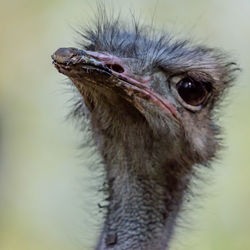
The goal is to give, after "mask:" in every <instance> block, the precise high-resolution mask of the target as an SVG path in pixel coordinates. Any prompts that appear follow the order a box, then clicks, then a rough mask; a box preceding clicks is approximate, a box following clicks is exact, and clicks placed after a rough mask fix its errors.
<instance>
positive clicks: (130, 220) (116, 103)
mask: <svg viewBox="0 0 250 250" xmlns="http://www.w3.org/2000/svg"><path fill="white" fill-rule="evenodd" d="M101 13H105V11H100V12H99V15H98V19H97V22H96V25H95V26H93V27H90V28H88V29H86V30H84V31H83V32H82V33H81V37H82V38H83V41H82V42H80V44H81V45H80V47H81V49H73V48H61V49H59V50H57V51H56V52H55V53H54V55H53V56H52V57H53V60H54V64H55V66H56V68H57V69H58V70H59V72H61V73H63V74H65V75H67V76H68V77H69V78H70V79H71V81H72V82H73V84H74V85H75V86H76V87H77V89H78V91H79V93H80V96H81V98H80V101H78V103H77V105H76V110H75V111H74V115H76V116H78V117H81V116H83V115H86V114H87V119H90V122H91V128H92V131H93V137H94V140H95V142H96V145H97V148H98V149H99V150H100V152H101V155H102V157H103V161H104V163H105V175H106V180H107V184H108V185H107V186H108V188H107V193H108V197H109V205H108V207H107V214H106V219H105V225H104V227H103V231H102V234H101V236H100V240H99V243H98V246H97V249H98V250H101V249H119V250H120V249H124V250H126V249H143V250H144V249H155V250H157V249H158V250H163V249H166V248H167V249H169V241H170V238H171V236H172V235H173V231H174V226H175V221H176V217H177V215H178V212H179V210H180V209H181V207H182V204H183V201H184V199H185V194H186V193H187V192H188V190H189V184H190V180H191V177H192V176H194V174H195V171H196V170H195V169H196V166H197V165H200V164H203V165H208V164H209V163H210V161H211V160H212V159H213V158H214V156H215V153H216V151H217V149H218V148H219V139H218V135H219V128H218V126H217V125H216V124H215V121H214V119H213V117H214V115H213V114H214V112H215V108H216V104H217V103H218V102H219V100H220V99H221V97H222V96H223V93H224V90H225V89H227V88H228V87H229V86H231V82H232V81H233V79H234V72H235V70H236V69H237V68H236V66H235V64H234V63H233V62H231V61H228V60H227V56H226V55H225V54H224V53H222V52H221V51H219V50H215V49H211V48H207V47H205V46H200V45H199V46H195V45H192V44H191V43H190V42H189V41H187V40H185V41H179V40H175V39H173V38H172V37H171V36H170V35H169V34H167V33H166V34H165V33H164V34H160V35H159V34H158V33H157V32H155V31H152V27H145V26H140V25H139V24H138V23H137V22H133V24H132V25H130V26H129V25H127V24H126V25H125V24H123V23H122V22H120V20H119V18H117V19H115V18H113V19H109V18H108V17H107V15H106V14H101ZM82 97H83V98H82Z"/></svg>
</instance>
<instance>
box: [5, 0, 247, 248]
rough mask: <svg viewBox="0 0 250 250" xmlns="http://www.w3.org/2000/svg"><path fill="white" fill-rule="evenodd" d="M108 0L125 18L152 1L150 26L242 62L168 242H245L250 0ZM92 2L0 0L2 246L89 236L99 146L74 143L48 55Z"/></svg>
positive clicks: (67, 243) (89, 13)
mask: <svg viewBox="0 0 250 250" xmlns="http://www.w3.org/2000/svg"><path fill="white" fill-rule="evenodd" d="M104 2H107V4H108V5H109V6H112V2H111V1H104ZM113 3H115V4H114V5H115V6H116V7H117V9H119V8H120V9H121V11H122V15H123V16H124V17H125V19H126V18H127V19H128V16H129V15H128V13H129V12H130V10H132V11H135V13H136V15H137V16H140V17H141V19H142V20H144V21H145V23H150V22H151V20H152V16H153V15H154V14H153V12H154V10H155V25H156V27H159V28H164V29H169V30H170V31H171V32H175V33H177V34H179V35H181V36H183V37H187V38H194V39H198V41H202V42H203V41H204V42H205V43H206V44H208V45H210V46H215V47H221V48H224V49H225V50H226V51H228V52H229V53H230V54H231V55H232V56H233V57H234V58H236V59H237V61H238V62H239V64H240V66H241V68H242V69H243V70H242V72H241V74H240V76H239V78H238V80H237V83H236V85H235V87H234V88H233V89H232V90H231V92H230V97H229V98H228V99H227V100H226V102H225V107H224V109H223V110H222V114H223V115H222V117H223V118H222V119H221V121H220V122H221V124H222V125H223V127H224V128H225V129H224V137H225V145H226V148H225V150H224V151H223V152H222V153H221V160H220V161H218V162H216V163H215V164H214V169H213V170H211V171H206V172H205V173H204V175H205V179H208V180H209V181H208V182H207V183H206V184H205V185H204V187H203V188H202V192H201V193H202V194H204V195H203V197H202V198H198V199H197V202H193V203H192V206H191V213H189V215H187V216H186V215H184V216H183V217H184V221H185V222H183V223H182V225H183V227H180V228H179V229H178V233H177V235H176V237H175V240H174V246H173V248H172V249H175V250H224V249H225V250H250V152H249V147H250V113H249V107H250V99H249V95H250V84H249V81H250V70H249V68H250V49H249V47H250V1H249V0H238V1H234V0H217V1H216V0H211V1H199V0H191V1H186V0H165V1H164V0H159V1H157V0H138V1H133V0H127V1H125V3H124V1H120V0H119V1H118V0H116V1H113ZM116 7H115V8H116ZM94 9H95V2H94V1H90V0H89V1H85V0H76V1H66V0H60V1H59V0H50V1H48V0H44V1H32V0H9V1H1V9H0V55H1V57H0V59H1V60H0V140H1V145H0V146H1V149H0V150H1V157H0V161H1V162H0V163H1V167H0V249H1V250H45V249H46V250H50V249H53V250H59V249H60V250H66V249H67V250H78V249H84V250H85V249H92V247H93V246H94V244H95V242H96V237H97V235H98V232H99V230H100V226H99V224H101V223H102V215H101V214H100V212H99V211H98V207H97V202H98V201H100V200H101V194H100V193H98V192H97V189H98V187H99V185H100V183H101V181H102V180H101V177H100V173H98V171H96V170H94V169H92V170H91V169H90V167H91V165H93V163H94V164H96V165H98V156H97V155H96V154H95V152H94V151H93V149H91V148H89V149H86V150H85V151H84V152H80V151H79V149H77V146H78V145H79V144H80V142H81V140H82V139H81V138H82V137H81V135H80V133H79V131H78V130H77V129H76V127H75V125H74V123H73V122H66V121H65V119H64V118H65V115H66V114H67V113H68V112H69V110H70V102H69V101H68V100H69V99H70V98H71V97H72V95H71V93H70V91H69V90H68V89H67V88H66V87H65V85H64V84H63V82H65V77H63V76H61V75H59V74H58V73H57V71H56V70H55V69H54V67H53V66H52V65H51V59H50V55H51V54H52V52H53V51H54V50H56V49H57V48H59V47H62V46H74V45H75V39H74V38H75V37H76V35H75V33H74V31H73V29H72V27H78V26H79V25H82V26H84V25H86V24H87V23H88V22H89V21H90V20H91V18H93V10H94ZM86 136H87V135H84V137H83V140H84V138H86ZM97 169H98V166H97ZM206 176H207V177H206Z"/></svg>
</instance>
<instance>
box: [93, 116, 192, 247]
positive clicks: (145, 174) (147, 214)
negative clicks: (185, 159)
mask: <svg viewBox="0 0 250 250" xmlns="http://www.w3.org/2000/svg"><path fill="white" fill-rule="evenodd" d="M102 114H103V113H102ZM98 117H102V118H101V119H100V118H99V119H97V118H98ZM103 117H104V116H100V114H99V115H98V114H96V115H95V114H92V127H93V130H94V137H95V138H96V141H97V144H98V147H99V148H100V150H101V153H102V156H103V159H104V162H105V172H106V178H107V183H108V199H109V205H108V207H107V214H106V218H105V223H104V227H103V231H102V234H101V236H100V239H99V243H98V246H97V248H96V249H97V250H104V249H105V250H108V249H112V250H116V249H117V250H118V249H119V250H133V249H134V250H139V249H141V250H151V249H154V250H165V249H168V243H169V240H170V238H171V236H172V233H173V227H174V225H175V220H176V216H177V214H178V212H179V210H180V207H181V204H182V200H183V194H184V192H185V190H186V187H187V179H188V178H185V177H186V176H187V175H188V171H187V169H188V168H185V170H183V168H181V166H179V165H178V164H177V163H175V162H174V161H173V160H168V159H170V157H168V155H172V152H170V151H171V150H168V148H169V149H170V148H171V144H170V142H169V141H167V142H166V140H165V138H164V140H163V139H162V137H159V136H158V137H156V136H155V135H153V133H152V131H151V129H150V128H149V126H148V125H147V123H146V122H145V120H142V119H141V120H140V119H139V123H138V118H136V119H133V118H131V117H129V116H123V115H122V116H121V117H120V118H121V120H120V121H119V118H116V120H115V121H114V120H113V121H111V123H108V120H105V119H104V118H103ZM124 117H126V124H124ZM122 120H123V123H122V122H121V121H122ZM107 124H112V126H107ZM115 124H119V126H118V125H117V126H116V125H115Z"/></svg>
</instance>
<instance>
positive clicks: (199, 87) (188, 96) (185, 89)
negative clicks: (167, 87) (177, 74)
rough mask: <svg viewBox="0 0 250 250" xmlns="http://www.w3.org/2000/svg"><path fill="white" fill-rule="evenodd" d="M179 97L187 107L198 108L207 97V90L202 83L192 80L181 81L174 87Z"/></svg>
mask: <svg viewBox="0 0 250 250" xmlns="http://www.w3.org/2000/svg"><path fill="white" fill-rule="evenodd" d="M176 88H177V91H178V93H179V95H180V97H181V98H182V99H183V100H184V101H185V102H186V103H187V104H189V105H192V106H198V105H200V104H202V103H203V101H204V100H205V99H206V97H207V94H208V92H207V89H206V88H205V86H204V84H203V83H200V82H197V81H194V80H193V79H189V78H185V79H182V80H181V81H180V82H178V83H177V85H176Z"/></svg>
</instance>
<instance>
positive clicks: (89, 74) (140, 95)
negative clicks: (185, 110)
mask: <svg viewBox="0 0 250 250" xmlns="http://www.w3.org/2000/svg"><path fill="white" fill-rule="evenodd" d="M98 55H99V56H98ZM100 55H102V57H101V56H100ZM51 57H52V59H53V64H54V65H55V67H56V68H57V70H58V71H59V72H60V73H62V74H64V75H66V76H68V77H69V78H70V79H71V80H72V81H73V83H74V84H75V86H76V87H77V88H78V90H79V91H80V93H82V89H83V86H84V85H86V86H87V87H91V85H92V87H93V86H94V87H96V86H99V87H102V88H105V89H107V88H109V89H113V91H115V93H117V94H118V95H120V96H121V97H122V98H124V99H126V100H127V101H129V102H130V103H132V104H133V105H134V106H135V107H136V108H137V109H138V110H139V111H140V112H141V113H145V112H146V111H145V109H144V108H143V106H142V104H141V102H140V99H144V100H146V101H149V102H151V103H153V104H155V105H156V106H158V107H159V108H161V109H163V111H164V112H165V113H166V114H167V115H170V116H174V117H175V118H177V110H176V108H175V107H174V106H173V105H172V104H171V103H170V102H169V101H168V100H167V99H166V98H165V99H164V98H163V97H162V96H160V95H159V94H157V93H155V92H154V91H153V90H152V89H150V87H149V86H148V85H146V84H145V83H143V82H140V81H138V80H136V79H134V78H131V77H128V75H126V74H125V73H117V72H115V71H114V70H112V69H110V68H109V67H108V66H107V65H106V64H105V62H104V61H103V60H102V59H101V58H104V57H105V58H107V57H108V55H104V54H101V53H96V52H91V51H85V50H80V49H76V48H60V49H58V50H57V51H56V52H55V53H54V54H53V55H52V56H51Z"/></svg>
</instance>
